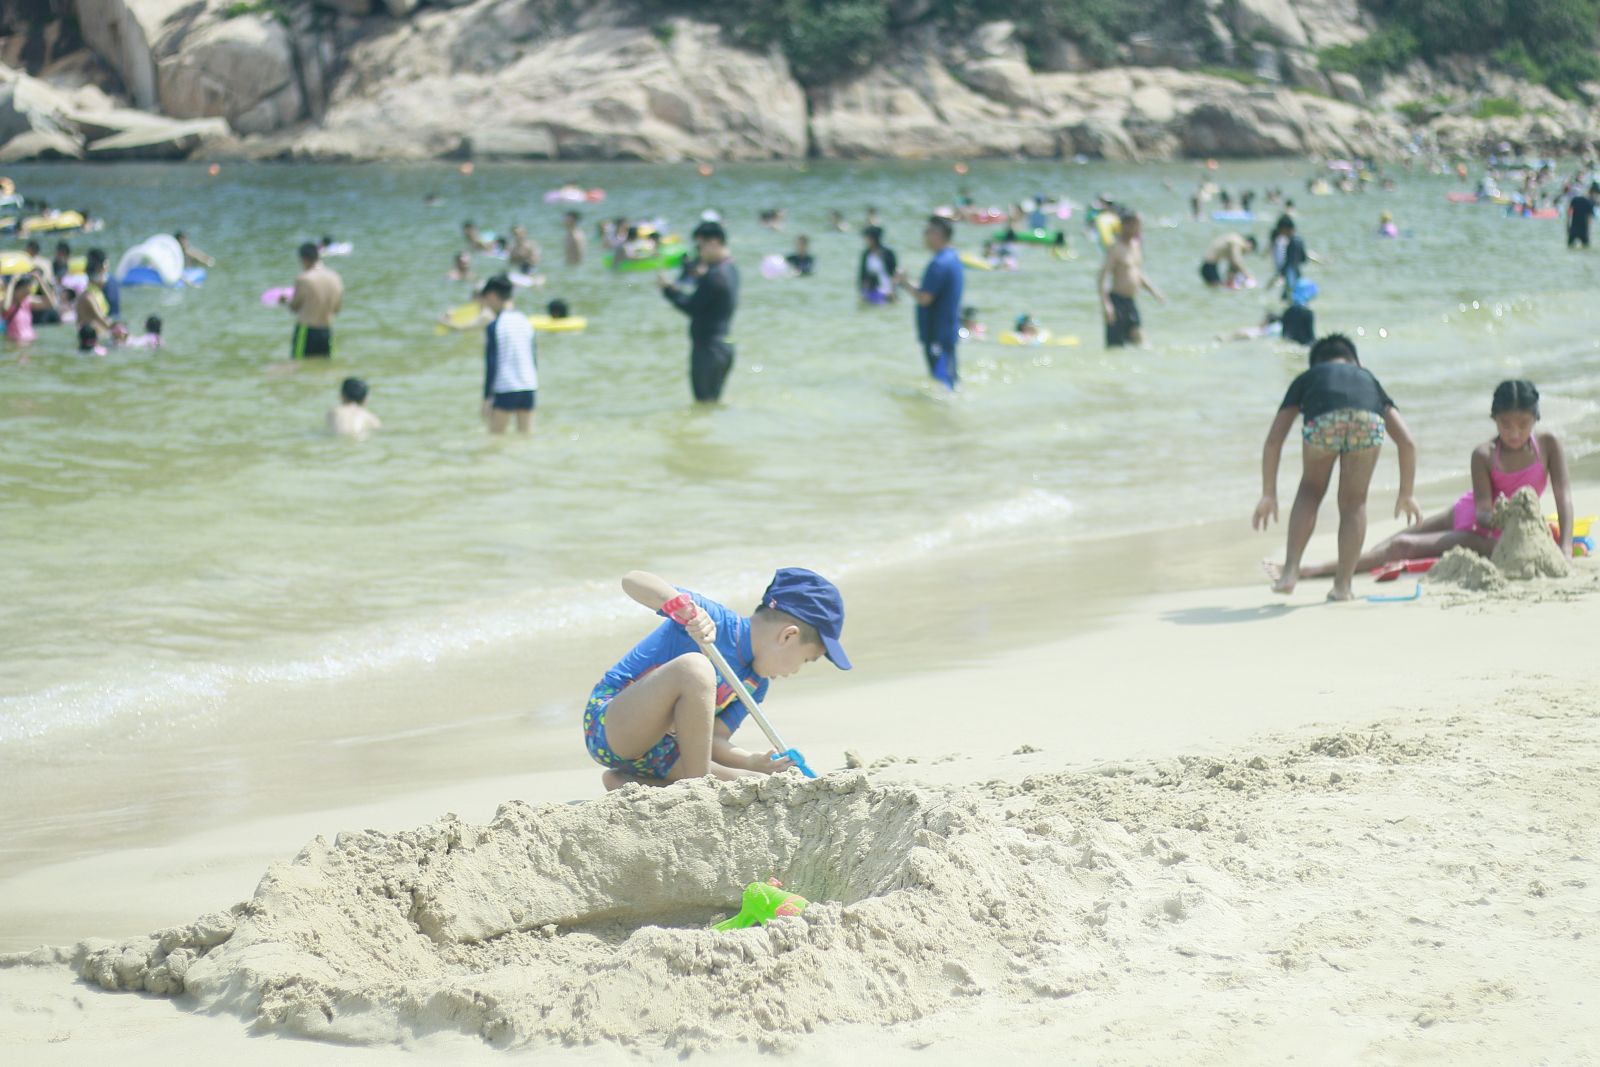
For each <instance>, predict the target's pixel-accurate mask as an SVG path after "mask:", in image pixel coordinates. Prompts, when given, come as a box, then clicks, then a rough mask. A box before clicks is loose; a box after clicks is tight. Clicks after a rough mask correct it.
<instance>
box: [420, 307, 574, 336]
mask: <svg viewBox="0 0 1600 1067" xmlns="http://www.w3.org/2000/svg"><path fill="white" fill-rule="evenodd" d="M488 321H489V313H488V312H487V311H486V310H485V309H484V307H483V305H481V304H479V303H478V302H477V301H476V300H469V301H468V302H467V303H465V304H458V305H457V306H455V307H453V308H451V309H450V310H449V311H447V312H445V313H444V315H443V317H442V318H440V320H439V323H438V325H436V326H435V327H434V333H436V334H444V333H447V332H448V331H450V330H470V329H472V328H473V327H475V326H482V325H484V324H486V323H487V322H488ZM528 321H529V322H531V323H532V324H533V328H534V330H535V331H536V332H538V333H576V332H578V331H579V330H585V329H588V327H589V320H588V319H586V318H584V317H583V316H582V315H567V316H565V317H563V318H559V319H553V318H551V317H550V316H549V315H529V316H528Z"/></svg>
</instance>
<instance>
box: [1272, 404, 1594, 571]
mask: <svg viewBox="0 0 1600 1067" xmlns="http://www.w3.org/2000/svg"><path fill="white" fill-rule="evenodd" d="M1489 416H1490V417H1491V418H1493V419H1494V424H1495V428H1496V429H1497V430H1498V431H1499V432H1498V433H1497V434H1495V437H1494V440H1492V441H1485V442H1484V443H1483V444H1481V445H1479V446H1478V447H1477V448H1475V449H1473V450H1472V491H1471V492H1469V493H1467V494H1465V495H1464V496H1462V497H1461V499H1460V500H1457V501H1456V502H1455V506H1454V507H1452V508H1451V509H1450V510H1449V511H1444V512H1440V513H1439V514H1437V515H1435V516H1433V517H1432V518H1430V519H1425V520H1424V521H1423V522H1421V523H1419V524H1418V525H1416V526H1413V527H1411V529H1409V530H1406V531H1404V532H1402V533H1398V534H1395V535H1394V536H1393V537H1391V538H1389V539H1388V540H1386V541H1380V542H1379V543H1378V544H1376V545H1374V546H1373V547H1372V549H1371V550H1370V551H1368V552H1367V553H1366V554H1364V555H1363V556H1362V557H1361V559H1360V560H1358V561H1357V563H1356V569H1357V570H1361V571H1367V570H1371V569H1373V568H1374V567H1381V566H1383V565H1384V564H1385V563H1393V562H1395V561H1396V560H1402V559H1428V558H1430V557H1433V556H1442V555H1444V554H1445V553H1446V552H1448V551H1450V550H1451V549H1452V548H1456V547H1458V546H1459V547H1462V548H1470V549H1471V550H1472V551H1474V552H1477V553H1479V554H1480V555H1484V556H1487V555H1488V554H1489V553H1491V552H1493V551H1494V543H1495V541H1496V540H1498V539H1499V537H1500V531H1499V530H1497V529H1495V528H1493V527H1492V526H1491V525H1490V522H1491V521H1493V515H1494V504H1495V501H1496V500H1499V499H1500V498H1501V497H1503V496H1511V495H1512V494H1513V493H1515V492H1516V491H1517V490H1518V489H1521V488H1522V487H1523V486H1528V487H1530V488H1532V489H1533V491H1534V492H1535V493H1538V494H1539V495H1540V496H1541V497H1542V496H1544V491H1545V487H1546V486H1550V487H1552V488H1553V489H1554V491H1555V498H1556V513H1557V517H1558V518H1559V520H1560V525H1561V552H1562V554H1563V555H1565V556H1566V557H1567V558H1568V559H1570V558H1572V482H1571V480H1570V479H1569V478H1568V477H1567V455H1566V452H1565V451H1564V450H1563V449H1562V447H1561V440H1560V438H1558V437H1557V436H1556V435H1555V434H1553V433H1548V432H1543V431H1537V432H1536V430H1535V426H1536V424H1537V423H1538V421H1539V390H1538V389H1536V388H1535V387H1534V384H1533V383H1532V382H1528V381H1507V382H1501V383H1500V384H1499V385H1498V386H1497V387H1496V388H1495V391H1494V400H1493V401H1492V402H1491V403H1490V405H1489ZM1333 569H1334V568H1333V564H1331V563H1323V564H1318V565H1316V566H1314V567H1304V568H1302V569H1301V571H1300V574H1301V576H1302V577H1307V578H1322V577H1327V576H1329V575H1331V574H1333Z"/></svg>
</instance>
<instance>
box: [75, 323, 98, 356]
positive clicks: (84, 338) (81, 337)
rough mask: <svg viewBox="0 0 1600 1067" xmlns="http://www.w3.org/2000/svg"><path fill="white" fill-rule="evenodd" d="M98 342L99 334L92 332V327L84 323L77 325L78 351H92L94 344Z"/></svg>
mask: <svg viewBox="0 0 1600 1067" xmlns="http://www.w3.org/2000/svg"><path fill="white" fill-rule="evenodd" d="M99 343H100V335H99V334H97V333H95V332H94V327H93V326H90V325H89V324H88V323H84V324H83V325H82V326H79V327H78V351H79V352H92V351H93V350H94V346H95V345H97V344H99Z"/></svg>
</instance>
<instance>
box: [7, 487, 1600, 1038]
mask: <svg viewBox="0 0 1600 1067" xmlns="http://www.w3.org/2000/svg"><path fill="white" fill-rule="evenodd" d="M1596 500H1597V495H1596V494H1595V493H1593V492H1592V491H1585V492H1583V493H1582V494H1581V495H1580V500H1579V513H1580V514H1588V513H1591V512H1592V511H1593V510H1595V509H1594V504H1595V502H1596ZM1585 505H1587V506H1585ZM1326 538H1327V532H1326V531H1324V532H1323V534H1322V535H1320V536H1319V539H1318V540H1317V541H1316V542H1314V545H1313V547H1314V549H1322V548H1325V547H1326ZM1422 589H1423V592H1422V595H1421V596H1420V597H1419V598H1418V599H1415V600H1410V601H1404V602H1389V603H1373V602H1366V601H1362V602H1357V603H1355V604H1349V605H1329V604H1325V603H1324V602H1323V601H1322V597H1323V594H1324V592H1325V590H1326V583H1317V582H1307V583H1305V584H1304V585H1303V586H1302V587H1301V589H1300V590H1298V591H1297V592H1296V593H1295V594H1294V595H1293V596H1291V597H1288V598H1276V597H1273V596H1272V595H1271V594H1270V593H1268V592H1267V590H1266V588H1265V585H1264V584H1263V585H1261V586H1257V587H1249V588H1230V589H1204V590H1196V591H1190V592H1182V593H1174V594H1166V595H1159V596H1154V597H1149V598H1146V599H1144V600H1141V601H1139V602H1137V603H1135V604H1133V605H1132V606H1131V607H1130V608H1128V609H1127V610H1126V611H1122V612H1120V613H1119V614H1118V615H1117V616H1116V617H1115V618H1113V619H1111V620H1109V621H1107V622H1106V623H1104V624H1103V625H1100V626H1098V627H1095V628H1093V629H1092V630H1090V631H1089V632H1087V633H1082V634H1078V635H1075V636H1067V637H1063V638H1057V639H1054V640H1048V641H1044V642H1040V643H1036V644H1033V645H1030V646H1027V647H1020V648H1016V649H1013V650H1010V651H1005V652H997V653H993V654H988V655H984V656H981V657H976V658H975V659H974V660H972V661H968V662H961V663H959V664H957V665H954V666H951V667H949V668H947V669H944V670H940V671H937V672H922V673H917V674H908V675H905V676H902V677H896V678H891V679H888V680H881V681H875V680H873V679H872V678H871V677H870V676H869V675H865V674H864V673H863V672H858V673H862V675H863V676H861V677H853V678H850V679H849V680H848V681H849V684H842V685H834V684H830V685H828V686H826V687H823V688H822V689H821V690H820V691H817V692H813V693H810V694H804V693H798V692H797V694H796V695H795V696H793V697H787V698H785V700H784V703H783V705H782V707H783V716H784V718H783V722H784V724H785V728H786V730H787V732H788V733H790V734H791V737H790V740H791V741H793V742H795V743H797V744H800V745H801V747H803V748H804V749H805V751H806V753H807V755H808V757H809V758H810V760H811V762H812V764H813V765H814V766H815V767H817V768H818V769H819V770H825V771H827V772H828V773H826V774H825V775H824V777H823V778H822V779H821V780H820V781H818V782H813V783H807V782H804V781H802V780H801V779H799V778H798V776H794V775H788V776H783V777H781V778H777V779H771V780H767V781H763V782H761V783H759V784H751V783H739V784H736V785H731V786H723V787H715V786H712V785H710V784H709V783H694V784H688V785H683V786H678V787H674V788H673V789H670V790H666V791H646V790H643V789H639V788H630V789H628V790H625V791H623V792H621V793H618V794H612V795H610V796H605V797H600V796H599V786H598V768H595V767H593V766H591V765H589V764H587V762H586V761H585V760H583V759H581V758H580V757H581V756H582V752H581V748H580V746H578V745H577V744H576V743H574V744H573V745H572V746H571V751H570V753H564V754H562V755H561V756H559V757H557V758H558V761H559V766H557V767H556V768H555V769H551V770H543V771H538V772H530V773H527V774H522V775H517V776H514V777H509V778H507V777H494V778H475V777H472V776H470V775H465V776H463V777H462V778H461V780H460V781H457V782H455V783H453V784H449V785H445V786H440V787H430V788H427V789H423V790H406V789H392V790H390V791H388V792H387V793H386V794H385V795H381V796H374V797H372V798H370V800H369V801H368V802H366V803H363V804H360V805H357V806H341V807H333V808H322V809H319V810H311V811H305V810H296V809H295V807H294V805H293V804H292V803H287V802H286V803H285V804H284V808H283V810H282V812H280V813H278V814H275V815H272V816H270V817H261V818H252V819H249V820H246V821H236V822H233V823H230V824H227V825H224V826H221V827H212V828H209V829H206V830H204V831H203V832H199V833H195V834H190V835H183V834H178V835H169V836H167V837H166V838H165V839H162V840H148V841H139V842H138V847H129V848H113V849H106V850H99V851H96V852H94V853H93V854H90V855H85V856H79V857H77V858H72V859H63V860H62V861H60V862H54V863H49V864H45V865H42V866H35V867H32V868H30V869H28V870H25V871H23V872H22V873H20V874H16V875H14V876H12V877H9V878H7V879H5V880H4V881H0V915H4V916H6V930H5V931H4V933H5V936H6V938H7V944H8V946H10V947H14V948H19V949H20V948H22V947H23V946H24V945H26V944H39V943H48V944H52V945H55V946H58V947H56V948H51V949H43V950H39V951H35V952H31V953H30V952H17V953H15V954H13V955H11V956H8V957H5V959H4V961H3V963H0V1004H3V1005H4V1007H3V1008H0V1045H3V1046H4V1047H6V1048H8V1049H9V1050H11V1051H10V1053H9V1054H8V1055H7V1059H9V1060H11V1061H12V1062H26V1063H29V1064H34V1063H38V1064H69V1063H85V1062H90V1061H94V1060H100V1059H114V1060H115V1061H116V1062H118V1063H121V1064H129V1065H134V1064H142V1063H151V1064H154V1063H161V1064H170V1063H172V1062H174V1061H184V1060H191V1061H197V1062H220V1061H224V1060H225V1061H227V1062H230V1063H237V1064H254V1063H287V1062H293V1063H311V1064H315V1063H346V1062H349V1063H375V1062H379V1061H384V1062H501V1061H502V1060H503V1059H504V1057H505V1056H507V1055H510V1056H512V1057H514V1058H519V1059H520V1058H521V1057H522V1056H525V1055H526V1056H537V1057H539V1060H540V1062H565V1061H567V1060H569V1059H570V1060H573V1061H578V1060H581V1061H582V1062H585V1063H608V1062H617V1063H621V1062H630V1063H634V1062H668V1061H675V1060H677V1059H679V1058H680V1057H681V1056H683V1055H684V1054H686V1053H693V1055H694V1058H695V1059H696V1060H697V1061H702V1062H712V1063H717V1062H749V1059H750V1057H751V1054H752V1052H753V1051H754V1050H758V1049H759V1050H762V1051H764V1052H768V1053H770V1054H772V1055H773V1056H775V1057H776V1058H777V1059H780V1060H782V1061H785V1062H787V1061H793V1062H796V1063H799V1062H805V1063H808V1064H809V1063H841V1064H842V1063H859V1062H884V1063H899V1062H908V1063H909V1062H917V1063H928V1062H955V1061H970V1060H973V1059H975V1058H979V1057H986V1058H989V1059H995V1058H997V1057H998V1058H1000V1059H1002V1060H1012V1059H1016V1058H1020V1057H1023V1056H1025V1055H1027V1056H1031V1055H1035V1054H1037V1052H1038V1050H1039V1049H1041V1048H1056V1049H1064V1048H1070V1049H1072V1050H1073V1055H1074V1057H1075V1059H1077V1060H1079V1061H1082V1062H1093V1063H1130V1064H1133V1063H1149V1062H1157V1061H1178V1062H1186V1063H1282V1062H1287V1061H1291V1060H1292V1061H1293V1062H1297V1063H1349V1062H1355V1061H1363V1062H1374V1063H1445V1062H1448V1063H1486V1064H1487V1063H1505V1062H1518V1063H1562V1064H1565V1063H1579V1062H1584V1060H1585V1058H1586V1057H1588V1056H1590V1055H1592V1050H1593V1048H1594V1047H1595V1044H1596V1039H1597V1038H1600V1025H1597V1024H1596V1023H1595V1022H1594V1019H1595V1017H1596V1012H1595V1000H1596V995H1595V991H1594V985H1593V979H1592V976H1593V974H1594V973H1595V971H1596V969H1597V967H1600V943H1597V939H1596V938H1595V937H1594V936H1593V932H1594V930H1595V929H1596V928H1597V927H1600V851H1597V849H1596V847H1595V841H1596V838H1595V836H1594V833H1593V822H1594V818H1595V815H1596V813H1597V812H1600V773H1597V768H1600V699H1597V698H1596V696H1595V694H1596V693H1597V692H1600V666H1597V664H1600V657H1597V656H1596V655H1595V654H1594V642H1595V638H1596V634H1600V595H1597V594H1600V566H1596V563H1595V561H1594V560H1579V561H1577V562H1576V563H1575V564H1574V567H1573V573H1572V575H1571V576H1570V577H1567V578H1564V579H1539V580H1536V581H1533V582H1527V583H1522V582H1514V583H1510V585H1508V586H1507V587H1506V588H1504V589H1500V590H1495V591H1489V592H1474V591H1470V590H1465V589H1462V588H1460V587H1457V586H1452V585H1446V584H1443V583H1424V584H1423V586H1422ZM1410 591H1411V580H1410V579H1404V580H1402V582H1401V583H1397V585H1391V586H1374V585H1373V584H1372V583H1371V582H1370V581H1367V580H1363V581H1361V582H1359V583H1358V592H1360V593H1363V594H1367V593H1374V592H1380V593H1383V592H1389V593H1396V592H1397V593H1400V594H1405V593H1409V592H1410ZM799 688H801V689H803V688H804V687H799ZM573 729H574V730H575V727H574V728H573ZM574 736H575V734H574ZM428 743H429V744H431V745H436V746H440V747H448V746H449V744H450V743H451V742H450V738H449V735H447V734H446V735H440V736H438V737H435V738H430V739H429V741H428ZM194 773H195V774H212V775H218V776H222V775H225V774H226V773H227V772H226V770H225V769H216V770H208V769H206V768H203V767H201V768H197V769H196V770H195V771H194ZM218 785H219V787H220V785H221V783H218ZM292 788H293V783H292V782H286V783H285V793H286V796H287V795H288V794H289V793H290V792H291V791H292ZM446 813H452V814H450V815H446ZM308 842H309V844H308ZM769 875H776V876H777V877H779V878H781V879H783V880H784V881H785V882H786V884H787V885H788V886H789V888H791V889H793V890H795V891H796V892H800V893H802V894H803V895H806V896H808V897H810V898H811V899H812V900H813V903H812V905H811V906H810V907H809V908H808V909H807V910H806V912H805V913H804V914H803V915H801V916H799V917H797V918H791V919H782V920H779V921H777V922H775V923H774V924H773V925H772V926H770V927H767V928H765V929H754V930H746V931H733V932H727V933H716V932H712V931H710V930H708V929H706V928H705V927H706V925H707V924H708V923H709V922H710V921H712V920H713V919H715V918H718V917H721V916H725V915H727V914H729V913H731V911H732V910H734V905H735V901H736V899H737V895H738V887H739V886H740V885H742V884H743V883H744V882H747V881H753V880H761V879H764V878H766V877H768V876H769ZM242 901H249V903H247V904H244V905H243V906H241V907H233V906H234V905H236V904H237V903H238V902H242ZM230 908H232V911H231V912H230V911H229V909H230ZM158 931H164V933H155V932H158ZM152 933H154V937H146V936H144V935H146V934H152ZM84 938H88V939H89V940H82V939H84ZM85 975H86V976H88V979H87V980H85V979H84V978H82V977H80V976H85ZM102 987H122V988H131V989H135V990H147V989H148V990H156V991H159V992H161V993H165V994H180V995H175V996H169V995H156V994H155V993H152V992H139V993H137V994H135V993H129V992H112V991H109V990H108V988H102ZM19 1056H20V1058H17V1057H19Z"/></svg>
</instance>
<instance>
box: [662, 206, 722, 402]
mask: <svg viewBox="0 0 1600 1067" xmlns="http://www.w3.org/2000/svg"><path fill="white" fill-rule="evenodd" d="M694 247H695V253H696V255H697V257H698V261H699V267H698V274H699V278H700V281H699V284H697V285H696V286H695V287H694V291H693V292H690V293H685V292H684V291H682V290H681V289H679V288H678V287H677V286H676V285H675V284H673V282H672V279H671V278H669V277H667V275H666V274H664V273H663V274H658V275H657V276H656V282H657V284H658V285H660V286H661V295H662V296H664V297H666V298H667V299H668V300H669V301H670V302H671V303H672V305H673V306H674V307H676V308H677V309H678V310H679V311H681V312H683V313H684V314H685V315H687V316H689V385H690V387H691V388H692V389H693V390H694V398H695V399H696V400H698V401H700V402H702V403H712V402H715V401H716V400H717V399H718V398H720V397H721V396H722V386H723V383H724V382H726V381H727V379H728V372H729V371H730V370H732V369H733V345H731V344H729V343H728V323H729V322H731V321H732V320H733V312H734V309H735V308H737V307H738V305H739V272H738V270H737V269H736V268H735V267H734V265H733V261H732V260H731V259H729V257H728V235H727V233H726V232H725V231H724V230H723V228H722V224H721V223H718V222H702V223H701V224H700V225H699V226H696V227H695V230H694Z"/></svg>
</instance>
